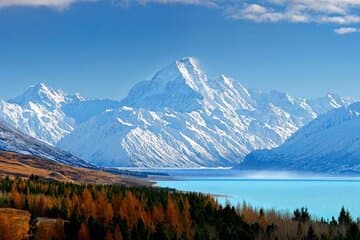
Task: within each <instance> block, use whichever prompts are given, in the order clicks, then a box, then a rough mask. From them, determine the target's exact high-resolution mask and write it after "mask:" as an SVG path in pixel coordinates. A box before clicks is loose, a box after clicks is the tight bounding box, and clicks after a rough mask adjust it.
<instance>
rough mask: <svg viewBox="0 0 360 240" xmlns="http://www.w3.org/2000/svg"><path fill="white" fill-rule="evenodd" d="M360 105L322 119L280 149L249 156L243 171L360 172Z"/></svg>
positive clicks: (260, 151) (336, 110)
mask: <svg viewBox="0 0 360 240" xmlns="http://www.w3.org/2000/svg"><path fill="white" fill-rule="evenodd" d="M359 129H360V103H354V104H352V105H350V106H346V107H342V108H339V109H335V110H333V111H330V112H329V113H327V114H324V115H321V116H319V117H318V118H317V119H315V120H314V121H312V122H311V123H310V124H309V125H307V126H305V127H303V128H302V129H300V130H299V131H298V132H296V133H295V134H294V135H293V136H292V137H290V138H289V139H288V140H287V141H286V142H285V143H284V144H282V145H281V146H280V147H278V148H275V149H272V150H258V151H254V152H253V153H251V154H249V155H248V156H247V157H246V159H245V161H244V163H243V164H242V165H241V166H240V168H242V169H257V170H258V169H266V170H294V171H310V172H318V173H319V172H320V173H330V174H343V175H344V174H355V173H357V174H358V173H360V161H359V160H360V131H359Z"/></svg>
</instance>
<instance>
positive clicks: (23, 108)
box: [0, 84, 119, 145]
mask: <svg viewBox="0 0 360 240" xmlns="http://www.w3.org/2000/svg"><path fill="white" fill-rule="evenodd" d="M117 104H119V103H118V102H116V101H110V100H86V99H84V98H83V97H81V96H80V95H78V94H74V95H67V94H65V93H64V92H63V91H61V90H53V89H51V88H49V87H47V86H45V85H44V84H37V85H34V86H31V87H30V88H29V89H27V90H26V91H25V92H24V93H23V94H21V95H20V96H18V97H15V98H13V99H10V100H9V101H1V102H0V120H2V121H4V122H6V123H8V124H9V125H11V126H13V127H14V128H16V129H18V130H20V131H22V132H23V133H26V134H28V135H29V136H31V137H34V138H36V139H38V140H41V141H43V142H45V143H48V144H50V145H55V144H56V143H57V142H58V141H59V140H60V139H62V138H63V137H64V136H66V135H67V134H69V133H71V132H72V131H73V130H74V128H75V127H76V125H77V124H79V123H81V122H84V121H86V120H87V119H89V118H90V117H91V116H93V115H95V114H98V113H101V112H102V111H104V110H105V109H106V108H108V107H110V108H113V107H115V106H118V105H117Z"/></svg>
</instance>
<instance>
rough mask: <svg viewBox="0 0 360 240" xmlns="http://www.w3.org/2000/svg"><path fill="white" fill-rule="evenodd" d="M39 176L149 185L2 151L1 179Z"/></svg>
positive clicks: (88, 181) (80, 180)
mask: <svg viewBox="0 0 360 240" xmlns="http://www.w3.org/2000/svg"><path fill="white" fill-rule="evenodd" d="M31 175H37V176H40V177H42V178H45V179H52V180H57V181H64V182H77V183H97V184H123V185H128V186H132V185H139V184H141V185H149V184H150V183H149V182H147V181H145V180H140V179H136V178H132V177H125V176H121V175H118V174H112V173H108V172H103V171H98V170H94V169H87V168H77V167H70V166H67V165H63V164H60V163H57V162H54V161H51V160H47V159H44V158H39V157H33V156H29V155H21V154H17V153H11V152H4V151H0V177H6V176H13V177H25V178H28V177H30V176H31Z"/></svg>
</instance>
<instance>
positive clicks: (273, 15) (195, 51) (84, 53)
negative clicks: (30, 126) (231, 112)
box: [0, 0, 360, 99]
mask: <svg viewBox="0 0 360 240" xmlns="http://www.w3.org/2000/svg"><path fill="white" fill-rule="evenodd" d="M187 56H192V57H195V58H196V59H197V60H198V61H199V62H200V65H201V67H202V68H203V69H204V71H205V72H206V73H207V74H208V76H209V77H217V76H218V75H220V74H226V75H228V76H231V77H233V78H234V79H237V80H238V81H240V82H241V83H242V84H243V85H245V86H246V87H249V88H260V89H264V90H271V89H277V90H281V91H285V92H288V93H289V94H291V95H294V96H303V97H308V98H313V97H319V96H323V95H325V94H326V93H327V92H333V93H338V94H340V95H342V96H348V97H354V98H359V96H360V93H359V89H360V81H359V80H360V79H359V76H360V0H258V1H248V0H228V1H226V0H90V1H87V0H81V1H80V0H0V84H1V87H0V98H2V99H7V98H10V97H13V96H15V95H17V94H20V93H21V92H23V91H24V90H25V89H26V88H27V87H28V86H30V85H32V84H36V83H39V82H43V83H46V84H47V85H49V86H51V87H53V88H61V89H63V90H65V91H66V92H69V93H74V92H80V93H81V94H82V95H84V96H86V97H89V98H112V99H121V98H123V97H124V96H126V94H127V92H128V90H129V89H130V88H131V87H132V86H133V85H134V84H135V83H136V82H138V81H142V80H147V79H150V78H151V77H152V75H153V74H154V73H155V72H156V71H157V70H159V69H161V68H162V67H164V66H166V65H168V64H170V63H171V62H173V61H175V60H176V59H180V58H183V57H187Z"/></svg>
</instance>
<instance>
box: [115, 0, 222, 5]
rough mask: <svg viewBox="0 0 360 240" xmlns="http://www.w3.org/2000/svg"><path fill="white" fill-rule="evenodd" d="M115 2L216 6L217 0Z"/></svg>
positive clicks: (123, 1)
mask: <svg viewBox="0 0 360 240" xmlns="http://www.w3.org/2000/svg"><path fill="white" fill-rule="evenodd" d="M113 2H114V3H115V4H119V5H120V6H129V5H131V4H134V3H137V4H140V5H146V4H182V5H197V6H206V7H216V6H217V2H218V1H217V0H113Z"/></svg>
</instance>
